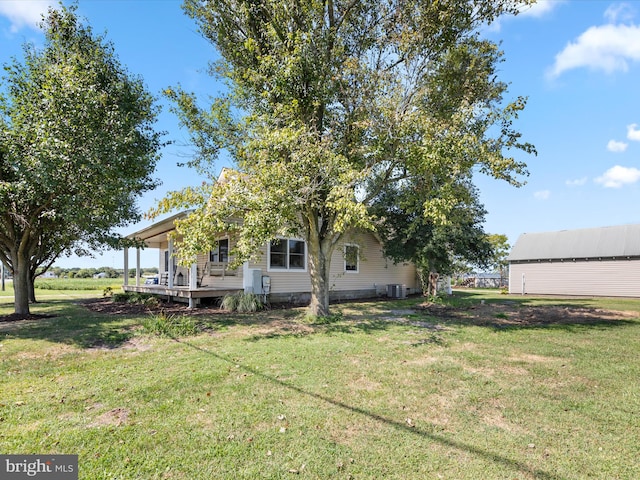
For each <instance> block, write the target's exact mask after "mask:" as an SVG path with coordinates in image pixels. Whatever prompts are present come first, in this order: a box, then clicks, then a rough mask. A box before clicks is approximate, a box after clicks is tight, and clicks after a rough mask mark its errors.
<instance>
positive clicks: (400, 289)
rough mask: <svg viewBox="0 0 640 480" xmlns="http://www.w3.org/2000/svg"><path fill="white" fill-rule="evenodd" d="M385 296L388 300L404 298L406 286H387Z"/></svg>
mask: <svg viewBox="0 0 640 480" xmlns="http://www.w3.org/2000/svg"><path fill="white" fill-rule="evenodd" d="M387 296H388V297H389V298H405V297H406V296H407V286H406V285H400V284H390V285H387Z"/></svg>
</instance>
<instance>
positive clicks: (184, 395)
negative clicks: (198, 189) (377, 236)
mask: <svg viewBox="0 0 640 480" xmlns="http://www.w3.org/2000/svg"><path fill="white" fill-rule="evenodd" d="M422 301H423V300H422V299H408V300H403V301H395V302H388V301H379V302H363V303H351V304H341V305H336V306H334V313H335V315H334V316H333V317H332V318H331V319H330V320H328V321H323V322H321V323H310V322H309V321H308V320H306V319H305V316H304V310H303V309H290V310H271V311H266V312H262V313H258V314H225V313H219V312H206V313H204V314H199V315H197V316H192V317H189V320H190V321H193V322H197V323H198V325H199V327H200V329H202V330H201V332H200V333H199V334H197V335H193V336H188V337H180V338H167V337H158V336H155V335H153V334H151V333H149V331H148V330H145V328H144V327H143V324H148V323H147V322H148V320H149V317H148V316H145V315H142V316H141V315H139V314H134V313H130V314H129V313H127V312H126V310H123V311H122V312H121V313H120V314H118V315H113V314H112V315H107V314H103V313H96V312H94V311H90V310H88V309H86V308H85V307H84V306H82V305H80V304H77V303H75V301H74V300H72V299H66V298H51V299H43V302H42V303H40V304H37V305H36V306H33V308H32V312H33V313H38V314H50V315H55V317H52V318H44V319H40V320H25V321H22V322H15V323H9V322H4V323H3V322H0V374H1V376H0V453H3V454H12V453H15V454H28V453H32V454H44V453H67V454H77V455H79V464H80V478H82V479H116V478H117V479H143V480H146V479H219V478H221V479H226V478H230V479H242V478H246V479H255V478H276V479H277V478H287V479H290V478H309V479H311V478H313V479H325V478H327V479H333V478H342V479H349V478H352V479H387V478H392V479H393V478H397V479H431V478H433V479H440V478H442V479H474V480H475V479H505V480H506V479H509V480H513V479H543V480H545V479H546V480H551V479H636V478H640V464H639V463H638V462H639V460H638V459H640V382H639V379H640V361H639V356H640V300H624V299H620V300H611V299H600V300H593V299H557V298H540V299H538V298H530V297H525V298H523V297H510V296H504V295H499V294H498V293H495V292H490V291H465V292H455V294H454V297H453V298H450V299H447V300H445V301H444V302H445V303H444V304H436V305H432V306H430V307H429V308H416V307H417V306H418V305H419V304H420V303H421V302H422ZM12 311H13V310H12V304H11V303H9V302H8V301H7V299H4V300H2V299H0V316H2V315H6V314H9V313H11V312H12ZM611 311H614V312H613V313H612V312H611ZM180 315H182V314H180ZM158 316H159V314H155V316H154V317H152V318H156V319H157V318H158ZM181 318H183V319H184V318H186V317H181Z"/></svg>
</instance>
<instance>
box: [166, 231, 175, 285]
mask: <svg viewBox="0 0 640 480" xmlns="http://www.w3.org/2000/svg"><path fill="white" fill-rule="evenodd" d="M174 264H175V258H173V238H169V271H168V272H167V273H168V275H167V277H168V280H169V281H168V282H167V286H168V287H169V288H173V266H174Z"/></svg>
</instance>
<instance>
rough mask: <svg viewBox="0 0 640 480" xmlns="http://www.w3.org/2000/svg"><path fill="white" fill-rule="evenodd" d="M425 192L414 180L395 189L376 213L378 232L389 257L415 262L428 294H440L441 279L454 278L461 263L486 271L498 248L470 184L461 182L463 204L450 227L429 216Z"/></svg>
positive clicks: (379, 201)
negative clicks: (438, 289)
mask: <svg viewBox="0 0 640 480" xmlns="http://www.w3.org/2000/svg"><path fill="white" fill-rule="evenodd" d="M423 193H424V192H423V188H421V186H420V185H419V184H415V182H413V181H412V182H409V181H407V182H405V183H403V184H401V185H393V186H389V187H388V188H387V189H385V190H384V191H383V192H382V193H381V194H380V195H379V196H378V197H377V198H376V199H375V201H374V202H373V204H372V207H371V210H372V213H374V214H375V215H376V216H377V217H378V218H379V219H380V220H379V226H378V232H379V234H380V236H381V238H382V239H383V243H384V253H385V255H387V256H388V257H390V258H392V259H393V260H394V261H395V262H404V261H411V262H413V263H415V265H416V267H417V268H418V274H419V276H420V279H421V283H422V287H423V293H424V294H425V295H436V293H437V291H436V282H437V279H438V277H439V276H440V275H450V274H452V273H454V270H455V268H456V265H458V264H460V263H461V262H462V263H465V264H473V265H477V266H485V265H486V264H487V262H489V260H490V258H491V255H492V249H491V244H490V242H489V241H488V239H487V235H486V234H485V232H484V229H483V226H482V224H483V223H484V216H485V214H486V211H485V209H484V207H483V206H482V205H481V204H480V202H479V200H478V195H477V191H476V189H475V187H474V186H473V184H472V183H471V181H470V180H469V179H465V180H462V179H458V182H457V184H456V185H455V197H456V199H457V201H456V204H455V206H454V207H452V208H451V209H450V210H449V213H448V215H447V221H446V222H438V221H435V220H434V219H432V218H430V217H429V216H425V215H424V198H423Z"/></svg>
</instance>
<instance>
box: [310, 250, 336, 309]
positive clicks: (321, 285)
mask: <svg viewBox="0 0 640 480" xmlns="http://www.w3.org/2000/svg"><path fill="white" fill-rule="evenodd" d="M308 247H309V276H310V277H311V303H309V315H311V316H312V317H326V316H328V315H329V291H330V286H331V285H330V279H329V269H330V267H331V251H329V252H325V251H324V249H323V248H322V246H321V245H320V242H319V241H317V240H316V241H313V240H312V239H310V241H309V242H308Z"/></svg>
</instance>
